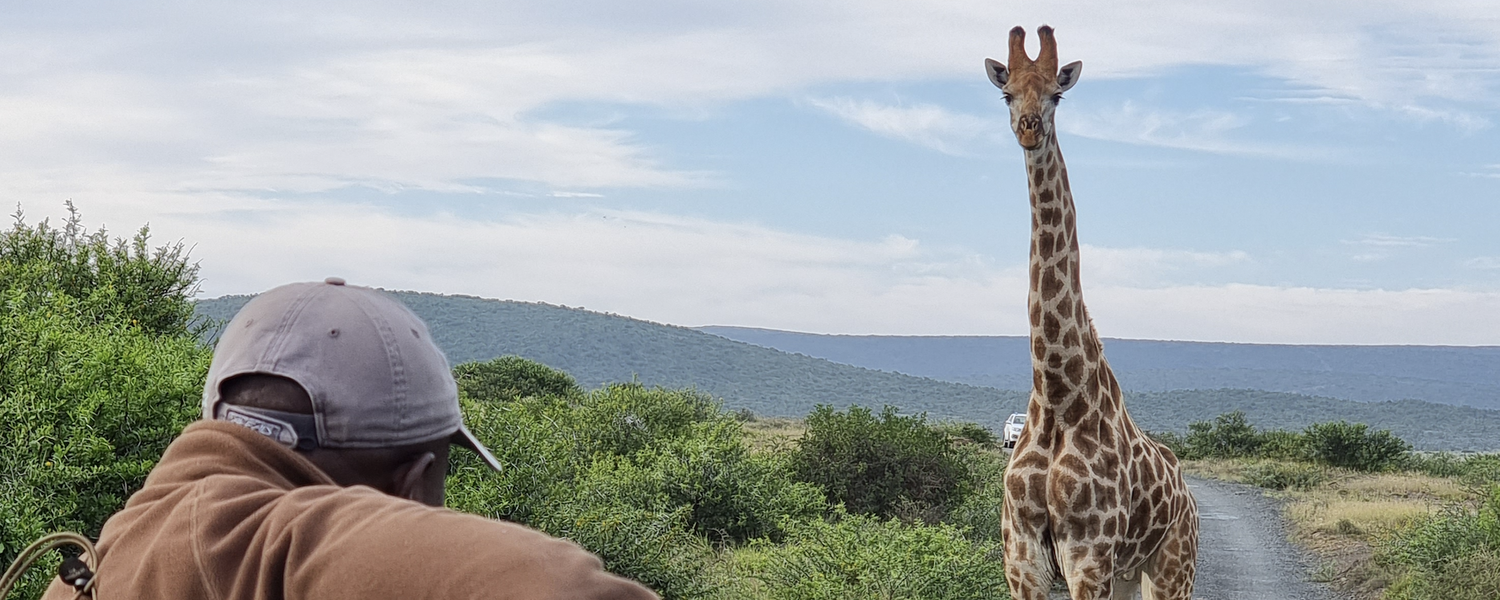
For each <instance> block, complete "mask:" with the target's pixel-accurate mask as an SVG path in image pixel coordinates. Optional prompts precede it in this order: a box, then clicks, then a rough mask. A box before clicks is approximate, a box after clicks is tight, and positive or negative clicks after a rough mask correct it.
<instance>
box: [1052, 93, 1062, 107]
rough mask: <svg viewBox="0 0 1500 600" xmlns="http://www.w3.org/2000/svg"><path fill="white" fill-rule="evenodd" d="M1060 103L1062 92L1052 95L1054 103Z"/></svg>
mask: <svg viewBox="0 0 1500 600" xmlns="http://www.w3.org/2000/svg"><path fill="white" fill-rule="evenodd" d="M1058 102H1062V92H1058V93H1056V94H1053V95H1052V103H1053V104H1057V103H1058Z"/></svg>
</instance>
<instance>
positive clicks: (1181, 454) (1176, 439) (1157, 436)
mask: <svg viewBox="0 0 1500 600" xmlns="http://www.w3.org/2000/svg"><path fill="white" fill-rule="evenodd" d="M1145 433H1146V437H1149V438H1151V439H1153V440H1156V443H1158V444H1161V445H1163V446H1166V447H1167V449H1168V450H1171V451H1172V454H1175V455H1177V458H1180V459H1183V460H1189V459H1196V458H1202V457H1200V456H1193V455H1192V454H1191V453H1190V452H1189V449H1188V447H1187V438H1186V437H1184V436H1183V435H1182V434H1179V433H1177V432H1175V431H1146V432H1145Z"/></svg>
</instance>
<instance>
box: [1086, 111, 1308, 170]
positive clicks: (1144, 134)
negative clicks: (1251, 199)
mask: <svg viewBox="0 0 1500 600" xmlns="http://www.w3.org/2000/svg"><path fill="white" fill-rule="evenodd" d="M1057 121H1058V123H1057V126H1058V129H1060V130H1062V131H1065V132H1068V133H1071V134H1074V135H1078V136H1082V137H1086V138H1091V139H1097V140H1105V141H1111V142H1121V143H1126V144H1136V145H1142V146H1158V147H1163V148H1177V149H1181V150H1194V151H1198V152H1209V153H1213V154H1229V155H1238V156H1262V157H1272V158H1285V159H1294V160H1329V159H1333V158H1336V157H1337V156H1338V153H1337V152H1336V151H1334V150H1332V149H1327V148H1317V147H1308V146H1292V145H1287V144H1266V143H1261V142H1254V141H1248V140H1244V139H1238V138H1242V137H1244V135H1245V133H1244V130H1245V129H1246V128H1247V126H1249V125H1250V120H1249V119H1248V118H1247V117H1245V116H1243V115H1238V114H1235V113H1231V112H1226V111H1221V110H1210V109H1199V110H1195V111H1175V110H1168V109H1160V108H1148V107H1142V106H1139V105H1137V104H1135V103H1134V102H1131V101H1126V102H1124V103H1122V104H1120V105H1119V106H1118V107H1108V108H1102V109H1101V108H1094V109H1092V110H1090V109H1083V110H1071V111H1059V115H1058V117H1057Z"/></svg>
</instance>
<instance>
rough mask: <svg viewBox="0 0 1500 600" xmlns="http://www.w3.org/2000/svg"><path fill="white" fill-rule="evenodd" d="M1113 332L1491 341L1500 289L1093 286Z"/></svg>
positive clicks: (1092, 297)
mask: <svg viewBox="0 0 1500 600" xmlns="http://www.w3.org/2000/svg"><path fill="white" fill-rule="evenodd" d="M1085 294H1086V295H1087V296H1088V300H1089V309H1090V313H1091V314H1092V315H1093V317H1094V322H1095V323H1096V324H1097V325H1098V326H1099V328H1100V330H1101V331H1103V332H1104V333H1105V334H1106V335H1108V336H1111V337H1127V338H1150V339H1178V340H1197V341H1236V342H1254V343H1293V344H1452V345H1493V344H1494V343H1495V340H1497V339H1500V325H1497V324H1493V323H1489V322H1484V320H1480V321H1476V320H1475V319H1474V318H1473V315H1483V314H1494V313H1495V312H1496V311H1500V293H1493V292H1490V293H1484V292H1467V291H1462V290H1448V289H1407V290H1348V289H1320V288H1306V287H1274V286H1259V285H1244V284H1231V285H1223V286H1211V287H1209V286H1204V287H1191V286H1184V287H1165V288H1150V289H1142V288H1123V287H1112V288H1103V289H1099V290H1089V291H1086V292H1085Z"/></svg>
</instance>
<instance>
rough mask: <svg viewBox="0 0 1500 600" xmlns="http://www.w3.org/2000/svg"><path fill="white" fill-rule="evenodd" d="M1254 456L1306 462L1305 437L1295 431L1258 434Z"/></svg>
mask: <svg viewBox="0 0 1500 600" xmlns="http://www.w3.org/2000/svg"><path fill="white" fill-rule="evenodd" d="M1256 454H1257V455H1258V456H1260V457H1262V458H1274V459H1279V460H1307V436H1305V435H1303V434H1302V433H1299V432H1296V431H1282V430H1279V429H1278V430H1272V431H1263V432H1261V433H1260V447H1259V448H1258V449H1257V451H1256Z"/></svg>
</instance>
